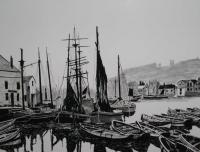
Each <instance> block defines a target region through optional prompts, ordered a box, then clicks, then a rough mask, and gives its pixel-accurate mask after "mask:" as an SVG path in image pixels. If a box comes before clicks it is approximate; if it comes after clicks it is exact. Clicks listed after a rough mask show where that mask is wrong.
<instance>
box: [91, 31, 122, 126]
mask: <svg viewBox="0 0 200 152" xmlns="http://www.w3.org/2000/svg"><path fill="white" fill-rule="evenodd" d="M96 39H97V41H96V43H95V44H96V52H97V57H96V59H97V64H96V102H95V111H94V112H92V113H91V115H92V116H94V117H93V118H92V119H91V121H92V122H93V123H99V122H105V123H111V122H112V120H121V119H122V113H121V112H117V113H114V112H113V111H112V109H111V106H110V103H109V101H108V95H107V75H106V71H105V67H104V65H103V62H102V59H101V55H100V49H99V33H98V27H96Z"/></svg>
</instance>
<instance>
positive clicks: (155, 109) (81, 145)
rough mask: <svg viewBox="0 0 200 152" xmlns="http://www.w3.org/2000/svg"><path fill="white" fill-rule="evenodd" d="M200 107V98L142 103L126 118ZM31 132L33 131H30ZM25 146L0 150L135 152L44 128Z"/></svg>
mask: <svg viewBox="0 0 200 152" xmlns="http://www.w3.org/2000/svg"><path fill="white" fill-rule="evenodd" d="M196 106H197V107H200V98H198V97H193V98H173V99H163V100H151V101H142V102H137V103H136V113H135V114H134V115H133V116H131V117H126V118H125V121H126V122H128V123H130V122H134V121H135V120H140V117H141V114H142V113H145V114H160V113H166V112H167V109H168V107H170V108H181V109H186V108H188V107H196ZM30 131H31V130H30ZM191 134H192V135H195V136H198V137H200V129H199V128H197V127H195V126H193V128H192V130H191ZM25 141H26V142H24V143H23V145H21V146H20V147H19V148H9V149H6V150H5V149H4V150H3V149H0V151H2V152H4V151H5V152H6V151H7V152H73V151H74V152H76V151H78V152H80V151H81V152H94V151H95V152H105V151H106V152H113V151H118V150H119V151H124V152H125V151H126V152H129V151H130V152H131V151H132V152H135V151H137V150H136V149H137V148H135V147H132V148H128V149H116V148H113V147H116V146H115V145H109V146H106V147H105V145H106V143H104V144H101V143H99V144H97V145H96V144H95V145H94V144H91V143H89V142H83V141H82V142H78V143H77V142H76V141H74V140H72V138H70V137H68V139H66V138H65V137H64V138H63V137H62V135H60V134H57V133H55V132H54V131H53V130H45V129H44V128H40V129H36V130H35V131H33V132H32V135H31V136H30V135H28V134H27V135H26V136H25ZM146 151H147V152H160V149H159V148H157V147H155V146H154V145H151V144H150V145H149V146H148V147H147V150H146Z"/></svg>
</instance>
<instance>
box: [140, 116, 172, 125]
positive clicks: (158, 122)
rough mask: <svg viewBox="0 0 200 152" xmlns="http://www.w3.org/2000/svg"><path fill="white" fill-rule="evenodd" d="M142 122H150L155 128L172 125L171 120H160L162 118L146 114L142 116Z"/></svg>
mask: <svg viewBox="0 0 200 152" xmlns="http://www.w3.org/2000/svg"><path fill="white" fill-rule="evenodd" d="M141 120H142V121H145V122H148V123H149V124H152V125H155V126H162V125H166V124H170V123H171V121H170V120H167V119H165V118H160V117H156V116H149V115H146V114H142V116H141Z"/></svg>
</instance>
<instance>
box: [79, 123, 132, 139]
mask: <svg viewBox="0 0 200 152" xmlns="http://www.w3.org/2000/svg"><path fill="white" fill-rule="evenodd" d="M80 131H81V133H82V134H83V135H86V136H87V137H90V138H94V139H102V140H112V141H120V140H123V141H124V140H130V139H132V135H130V134H126V135H124V134H120V133H118V132H117V131H114V130H109V129H107V128H105V127H100V126H97V125H91V124H81V125H80Z"/></svg>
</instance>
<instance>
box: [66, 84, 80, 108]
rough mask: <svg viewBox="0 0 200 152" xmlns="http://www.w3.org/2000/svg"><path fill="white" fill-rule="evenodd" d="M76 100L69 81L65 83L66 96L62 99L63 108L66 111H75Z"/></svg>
mask: <svg viewBox="0 0 200 152" xmlns="http://www.w3.org/2000/svg"><path fill="white" fill-rule="evenodd" d="M78 105H79V104H78V99H77V96H76V93H75V92H74V89H73V88H72V86H71V83H70V81H69V80H68V82H67V95H66V97H65V99H64V108H65V110H67V111H74V110H75V111H76V109H77V107H78Z"/></svg>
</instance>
